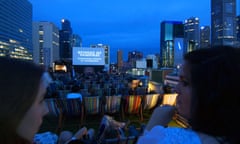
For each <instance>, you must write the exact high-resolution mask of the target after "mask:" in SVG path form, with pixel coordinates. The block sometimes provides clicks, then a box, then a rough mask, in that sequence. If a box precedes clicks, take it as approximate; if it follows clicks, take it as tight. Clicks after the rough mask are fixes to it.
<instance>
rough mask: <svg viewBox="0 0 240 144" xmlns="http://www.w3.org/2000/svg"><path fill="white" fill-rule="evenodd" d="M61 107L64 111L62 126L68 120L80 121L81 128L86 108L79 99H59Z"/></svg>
mask: <svg viewBox="0 0 240 144" xmlns="http://www.w3.org/2000/svg"><path fill="white" fill-rule="evenodd" d="M57 101H58V104H59V107H60V108H61V110H62V120H61V122H62V124H61V125H63V124H64V121H65V120H66V119H67V118H77V119H79V122H78V126H79V127H81V126H82V123H83V118H84V106H83V103H82V101H81V100H80V99H79V98H71V99H68V98H59V99H57Z"/></svg>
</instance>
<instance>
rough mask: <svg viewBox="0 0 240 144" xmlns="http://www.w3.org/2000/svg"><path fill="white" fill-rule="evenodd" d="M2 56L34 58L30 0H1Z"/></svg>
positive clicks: (0, 44) (0, 51)
mask: <svg viewBox="0 0 240 144" xmlns="http://www.w3.org/2000/svg"><path fill="white" fill-rule="evenodd" d="M0 56H7V57H11V58H18V59H25V60H32V4H31V3H30V2H29V1H28V0H5V1H1V3H0Z"/></svg>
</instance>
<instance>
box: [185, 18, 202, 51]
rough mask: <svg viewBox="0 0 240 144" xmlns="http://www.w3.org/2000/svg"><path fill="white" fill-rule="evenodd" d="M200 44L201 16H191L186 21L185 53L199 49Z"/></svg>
mask: <svg viewBox="0 0 240 144" xmlns="http://www.w3.org/2000/svg"><path fill="white" fill-rule="evenodd" d="M199 45H200V29H199V18H197V17H191V18H189V19H187V20H185V22H184V53H187V52H190V51H193V50H196V49H198V48H199V47H200V46H199Z"/></svg>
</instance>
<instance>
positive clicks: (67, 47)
mask: <svg viewBox="0 0 240 144" xmlns="http://www.w3.org/2000/svg"><path fill="white" fill-rule="evenodd" d="M61 23H62V29H61V30H60V31H59V36H60V37H59V43H60V59H62V60H70V61H71V60H72V28H71V23H70V21H69V20H67V19H62V21H61Z"/></svg>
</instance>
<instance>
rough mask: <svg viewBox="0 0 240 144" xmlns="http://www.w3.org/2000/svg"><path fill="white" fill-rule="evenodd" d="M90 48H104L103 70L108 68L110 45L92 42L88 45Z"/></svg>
mask: <svg viewBox="0 0 240 144" xmlns="http://www.w3.org/2000/svg"><path fill="white" fill-rule="evenodd" d="M90 47H91V48H104V55H105V58H104V59H105V70H109V69H110V46H109V45H104V44H92V45H90Z"/></svg>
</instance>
